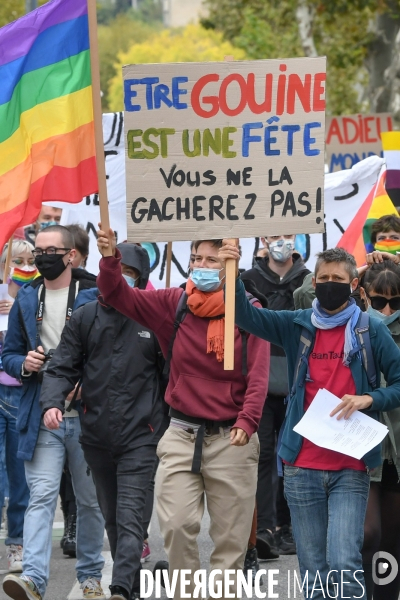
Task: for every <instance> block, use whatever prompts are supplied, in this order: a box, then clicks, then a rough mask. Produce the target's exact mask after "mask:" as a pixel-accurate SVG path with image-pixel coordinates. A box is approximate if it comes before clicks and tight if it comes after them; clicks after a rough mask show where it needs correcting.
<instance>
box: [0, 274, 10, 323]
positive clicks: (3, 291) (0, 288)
mask: <svg viewBox="0 0 400 600" xmlns="http://www.w3.org/2000/svg"><path fill="white" fill-rule="evenodd" d="M0 300H11V302H12V301H13V299H12V298H11V296H9V294H8V285H7V284H6V283H0ZM7 329H8V315H0V331H7Z"/></svg>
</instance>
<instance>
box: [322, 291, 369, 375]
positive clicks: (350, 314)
mask: <svg viewBox="0 0 400 600" xmlns="http://www.w3.org/2000/svg"><path fill="white" fill-rule="evenodd" d="M312 309H313V313H312V315H311V323H312V324H313V325H314V327H317V329H333V328H334V327H340V326H341V325H346V329H345V334H344V358H343V364H344V365H345V367H348V366H349V365H350V363H351V360H352V358H353V356H354V354H357V356H358V358H359V359H360V360H361V355H360V351H359V345H358V343H357V338H356V334H355V333H354V328H355V327H356V325H357V323H358V319H359V318H360V314H361V310H360V309H359V308H358V306H357V304H356V302H355V300H354V298H350V299H349V303H348V305H347V306H346V308H345V309H344V310H341V311H340V312H338V313H336V314H335V315H329V314H328V313H327V312H325V311H324V309H323V308H322V306H321V305H320V303H319V301H318V300H317V299H316V298H315V300H314V301H313V303H312Z"/></svg>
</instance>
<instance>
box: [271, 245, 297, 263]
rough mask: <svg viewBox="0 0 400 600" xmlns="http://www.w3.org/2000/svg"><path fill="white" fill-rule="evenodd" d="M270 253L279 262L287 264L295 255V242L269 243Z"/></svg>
mask: <svg viewBox="0 0 400 600" xmlns="http://www.w3.org/2000/svg"><path fill="white" fill-rule="evenodd" d="M268 249H269V253H270V255H271V256H272V258H273V259H274V260H276V261H277V262H282V263H284V262H286V261H287V260H289V258H290V257H291V256H292V254H293V250H294V240H277V241H276V242H269V245H268Z"/></svg>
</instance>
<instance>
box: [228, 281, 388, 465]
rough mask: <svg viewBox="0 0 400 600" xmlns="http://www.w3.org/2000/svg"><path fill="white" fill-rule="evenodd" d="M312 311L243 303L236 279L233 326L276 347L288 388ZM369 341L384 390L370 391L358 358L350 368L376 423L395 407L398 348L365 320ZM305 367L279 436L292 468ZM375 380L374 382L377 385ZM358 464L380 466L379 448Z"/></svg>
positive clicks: (381, 328) (384, 332)
mask: <svg viewBox="0 0 400 600" xmlns="http://www.w3.org/2000/svg"><path fill="white" fill-rule="evenodd" d="M311 314H312V310H311V309H307V310H296V311H285V310H283V311H271V310H267V309H260V308H255V307H254V306H252V305H251V304H250V303H249V301H248V300H247V297H246V294H245V289H244V286H243V283H242V282H241V281H240V280H239V279H237V281H236V324H237V325H238V327H241V328H242V329H244V330H245V331H248V332H249V333H252V334H254V335H257V336H259V337H261V338H262V339H265V340H267V341H269V342H272V343H273V344H277V345H278V346H281V347H282V348H283V349H284V350H285V353H286V356H287V359H288V374H289V385H290V387H291V386H292V384H293V378H294V372H295V368H296V366H297V365H296V359H297V351H298V346H299V343H300V335H301V331H302V329H303V327H306V328H307V329H308V330H309V331H310V332H311V334H312V335H313V336H314V337H315V334H316V329H315V327H314V325H313V324H312V323H311ZM369 331H370V339H371V347H372V352H373V356H374V361H375V369H376V372H377V374H379V373H382V374H383V376H384V378H385V380H386V382H387V386H386V387H381V386H380V385H379V387H377V388H375V389H374V390H372V388H371V386H370V384H369V382H368V379H367V374H366V372H365V369H364V367H363V365H362V363H361V361H360V360H359V359H358V358H357V356H354V357H353V360H352V361H351V363H350V370H351V373H352V376H353V379H354V383H355V387H356V394H357V395H363V394H369V395H370V396H371V397H372V399H373V402H372V405H371V407H370V408H369V409H367V410H365V411H364V412H365V413H367V414H368V416H370V417H372V418H374V419H376V420H379V413H380V412H381V411H387V410H393V409H395V408H398V407H400V348H398V346H397V345H396V343H395V342H394V341H393V338H392V336H391V334H390V332H389V330H388V328H387V327H386V325H384V323H382V322H381V321H378V320H377V319H374V318H371V319H370V328H369ZM306 369H307V365H306V364H304V363H303V364H302V365H301V367H300V373H299V377H298V379H297V383H296V386H295V391H294V393H293V394H292V395H291V397H290V400H289V403H288V408H287V411H286V417H285V422H284V424H283V431H282V437H281V447H280V450H279V456H280V457H281V458H282V459H283V460H284V461H286V462H288V463H290V464H293V463H294V462H295V461H296V458H297V456H298V454H299V452H300V450H301V446H302V443H303V437H302V436H301V435H299V434H298V433H296V432H295V431H293V428H294V427H295V425H297V423H298V422H299V421H300V419H301V418H302V417H303V415H304V391H305V386H304V385H302V384H301V383H299V382H302V381H304V376H305V370H306ZM379 379H380V378H379V376H378V382H379ZM363 461H364V463H365V464H366V466H367V467H368V468H370V469H371V468H375V467H378V466H379V465H380V464H381V463H382V456H381V449H380V446H376V447H375V448H373V449H372V450H371V451H370V452H368V453H367V454H366V455H365V456H364V457H363Z"/></svg>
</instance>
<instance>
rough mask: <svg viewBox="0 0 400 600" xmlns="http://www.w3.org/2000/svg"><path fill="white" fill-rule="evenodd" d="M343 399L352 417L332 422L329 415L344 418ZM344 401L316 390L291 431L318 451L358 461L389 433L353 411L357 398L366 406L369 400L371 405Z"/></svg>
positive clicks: (371, 420) (350, 400) (354, 398)
mask: <svg viewBox="0 0 400 600" xmlns="http://www.w3.org/2000/svg"><path fill="white" fill-rule="evenodd" d="M344 398H348V399H349V400H348V402H346V403H345V405H344V406H345V407H348V406H350V405H351V413H349V414H348V416H347V418H346V419H341V420H338V419H335V418H333V417H332V416H331V415H332V414H336V413H337V412H338V411H339V410H342V412H345V414H347V410H348V408H347V409H346V408H344V409H343V406H342V405H343V402H344ZM344 398H343V400H342V401H340V399H339V398H338V397H337V396H335V395H334V394H331V392H328V390H324V389H322V390H319V392H318V393H317V395H316V396H315V398H314V400H313V401H312V403H311V405H310V407H309V409H308V410H307V412H306V413H305V415H304V416H303V418H302V419H301V420H300V421H299V423H297V425H296V426H295V427H294V428H293V429H294V431H296V433H299V434H300V435H302V436H303V437H305V438H307V439H308V440H310V442H312V443H313V444H316V445H317V446H321V448H327V449H328V450H334V451H336V452H341V453H342V454H346V455H347V456H352V457H353V458H357V459H358V460H360V459H361V458H362V457H363V456H364V455H365V454H367V452H369V451H370V450H372V448H375V446H377V445H378V444H380V443H381V441H382V440H383V439H384V438H385V436H386V435H387V433H388V428H387V427H386V425H382V423H379V421H376V420H375V419H371V417H368V416H367V415H365V414H364V413H361V412H359V411H358V410H356V409H355V408H354V404H358V403H359V402H358V399H360V398H361V399H363V398H365V399H366V400H364V402H368V398H369V399H370V404H371V402H372V398H371V397H370V396H351V395H348V396H344ZM360 402H361V401H360ZM338 404H339V406H338ZM370 404H369V405H370ZM369 405H368V406H369ZM353 409H354V410H353Z"/></svg>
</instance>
